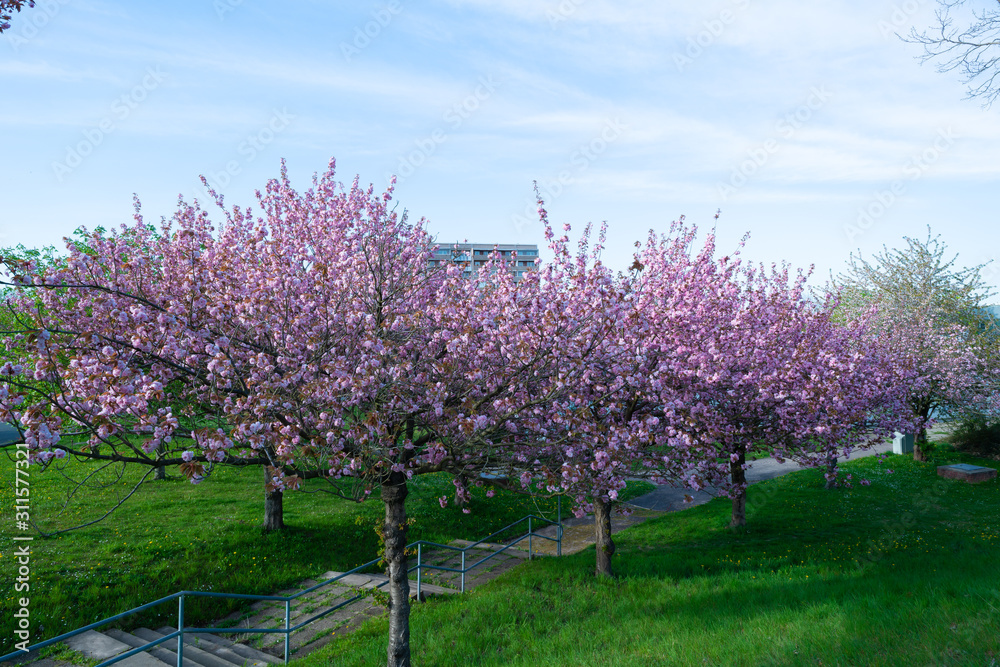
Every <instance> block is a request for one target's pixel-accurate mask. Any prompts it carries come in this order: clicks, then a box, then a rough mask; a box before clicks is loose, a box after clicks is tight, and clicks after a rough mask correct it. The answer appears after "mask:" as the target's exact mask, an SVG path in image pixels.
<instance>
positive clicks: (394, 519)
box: [382, 473, 410, 667]
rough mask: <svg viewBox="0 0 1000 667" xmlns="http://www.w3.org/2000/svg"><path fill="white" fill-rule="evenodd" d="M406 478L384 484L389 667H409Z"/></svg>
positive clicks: (394, 475) (396, 475)
mask: <svg viewBox="0 0 1000 667" xmlns="http://www.w3.org/2000/svg"><path fill="white" fill-rule="evenodd" d="M407 492H408V491H407V488H406V478H405V477H404V476H403V475H402V473H393V475H392V478H391V479H390V481H389V482H387V483H384V484H382V501H383V502H384V503H385V523H384V524H383V527H382V529H383V534H384V537H385V562H386V565H387V572H386V574H388V575H389V648H388V658H389V662H388V665H389V667H409V665H410V580H409V575H408V574H407V572H406V570H407V563H406V528H407V526H406V505H405V504H404V501H405V500H406V494H407Z"/></svg>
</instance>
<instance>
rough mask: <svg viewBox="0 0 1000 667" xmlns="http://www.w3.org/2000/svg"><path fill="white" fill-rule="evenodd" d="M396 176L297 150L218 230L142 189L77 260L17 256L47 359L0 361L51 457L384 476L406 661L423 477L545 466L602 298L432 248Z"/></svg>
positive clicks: (8, 387)
mask: <svg viewBox="0 0 1000 667" xmlns="http://www.w3.org/2000/svg"><path fill="white" fill-rule="evenodd" d="M391 195H392V190H391V188H390V189H389V190H388V191H387V192H386V193H384V194H382V195H375V194H374V192H373V190H372V188H368V189H367V190H364V189H362V188H361V187H360V186H359V185H358V182H357V180H355V182H354V183H353V184H352V185H351V186H350V187H349V188H344V187H343V186H340V185H338V184H337V183H336V181H335V180H334V170H333V164H332V163H331V166H330V169H329V170H328V171H327V173H325V174H324V175H322V177H319V176H317V177H316V178H315V179H314V183H313V187H312V188H311V189H310V190H308V191H306V192H304V193H299V192H296V191H295V190H294V189H293V188H292V187H291V185H290V183H289V181H288V178H287V175H286V174H285V172H284V169H283V171H282V175H281V178H279V179H277V180H273V181H271V182H269V183H268V185H267V187H266V189H265V191H264V192H263V193H260V194H259V195H258V203H259V209H260V214H259V215H258V216H257V217H254V214H253V211H252V210H251V209H240V208H238V207H234V208H233V209H231V210H227V209H225V208H223V211H224V216H225V220H224V222H223V223H221V224H220V225H219V227H218V228H217V229H216V228H215V227H214V226H213V225H212V223H211V221H210V219H209V216H208V213H207V212H206V211H204V210H202V209H201V208H200V206H199V205H198V203H197V202H194V203H193V204H188V203H186V202H184V201H180V202H179V205H178V210H177V212H176V214H175V215H174V216H173V218H172V219H171V220H169V221H165V222H164V223H163V224H162V225H161V227H160V228H159V229H158V230H157V229H154V228H151V227H150V226H148V225H147V224H146V223H145V222H144V220H143V218H142V215H141V213H140V209H139V207H138V203H137V210H136V216H135V220H134V224H132V225H127V226H124V227H123V228H122V229H120V230H116V231H114V232H111V233H109V234H106V235H94V236H92V237H90V238H89V239H88V243H86V244H84V245H83V246H77V245H74V244H72V243H71V244H69V246H68V248H67V251H68V258H67V261H66V262H65V265H63V266H60V267H57V268H55V269H48V270H45V269H42V268H41V267H39V266H38V265H37V263H33V262H32V261H30V260H28V261H14V260H11V261H9V262H8V264H7V266H8V270H9V271H10V273H11V278H10V280H9V281H8V282H9V285H10V286H11V288H12V289H13V290H14V291H15V295H14V296H13V297H12V302H13V303H15V304H16V306H17V308H16V309H17V310H19V312H24V313H28V316H26V317H25V318H24V319H22V321H21V325H22V326H21V330H20V331H19V332H17V333H16V335H15V336H14V337H13V339H12V344H16V345H20V346H23V347H24V349H26V350H27V352H28V353H29V356H30V360H29V362H28V363H24V364H11V363H8V364H6V365H5V366H4V367H3V368H2V369H0V373H3V376H4V382H3V384H2V385H0V419H3V420H4V421H8V422H12V423H18V424H20V425H21V426H22V427H23V428H24V432H25V439H26V441H27V442H28V444H29V446H30V448H31V451H32V455H33V458H34V460H35V461H36V462H40V463H43V464H44V463H47V462H49V461H51V460H52V459H53V458H56V457H62V456H65V455H66V454H70V455H75V456H79V457H83V458H89V459H97V460H105V461H116V462H131V463H141V464H145V465H151V464H153V463H154V462H159V463H161V464H165V465H176V466H178V467H179V468H180V469H181V470H182V471H183V472H184V473H185V474H187V475H188V476H189V477H190V478H191V480H192V481H193V482H196V483H197V482H200V481H201V480H202V479H204V478H205V477H206V476H208V475H210V474H211V472H212V469H213V467H214V466H216V465H223V464H225V465H265V466H267V467H268V470H269V474H270V477H271V480H270V485H269V486H270V488H272V489H275V490H281V491H284V490H287V489H294V488H296V487H297V486H298V485H299V484H300V483H301V481H302V480H303V479H308V478H321V479H323V480H326V481H327V482H328V483H329V484H330V485H331V489H333V490H334V491H335V492H336V493H339V494H341V495H344V496H348V497H352V498H356V499H364V498H366V497H368V496H369V495H371V494H372V493H373V492H374V491H376V490H377V491H378V495H379V496H380V498H381V500H382V502H383V503H384V505H385V520H384V525H383V534H384V538H385V553H384V559H385V562H386V563H387V569H388V573H389V577H390V584H389V598H390V638H389V646H388V661H389V664H391V665H403V664H409V651H410V650H409V630H408V618H409V599H408V597H409V595H408V593H409V584H408V578H407V557H406V552H405V548H404V547H405V543H406V526H407V521H406V512H405V498H406V495H407V482H408V480H409V479H411V478H412V476H414V475H419V474H424V473H430V472H439V471H445V472H449V473H451V474H453V475H454V476H455V478H456V482H457V486H456V489H457V491H456V493H457V495H458V496H459V498H460V499H461V497H462V495H463V493H464V491H465V489H464V482H463V480H467V479H475V478H476V477H477V476H478V474H479V473H480V472H482V471H490V472H492V473H494V474H495V475H497V476H499V474H498V473H502V474H503V475H506V476H507V477H508V478H513V479H517V480H518V481H519V482H520V483H521V484H522V485H523V486H525V487H527V486H529V485H530V484H531V483H532V482H533V481H534V479H535V478H536V477H537V475H538V474H539V473H538V471H537V470H536V469H535V468H533V467H532V466H533V465H534V464H533V461H534V460H535V459H534V457H533V456H532V453H533V452H534V450H535V448H536V445H537V443H542V444H543V446H544V447H546V448H558V447H560V446H562V445H564V444H567V443H568V442H569V438H570V437H571V434H572V430H571V429H567V428H565V427H564V426H563V424H565V423H567V422H568V421H569V420H570V419H571V417H570V416H568V415H570V414H571V412H572V408H573V406H572V405H570V404H569V403H567V402H566V401H565V400H564V399H563V396H564V394H565V393H566V387H567V386H570V385H572V384H573V383H575V382H577V381H579V376H578V373H580V372H581V371H580V369H579V367H576V368H573V367H565V366H561V365H560V363H559V362H560V359H561V358H562V357H560V356H559V355H556V354H554V350H556V349H557V348H558V347H559V346H564V345H566V344H567V343H568V342H571V341H574V340H579V339H580V336H579V335H578V334H579V332H580V331H581V330H582V329H583V328H585V327H586V326H587V322H588V320H589V318H590V317H591V316H592V313H590V312H589V311H586V310H584V309H581V308H579V307H578V304H577V303H576V302H573V301H571V300H566V299H564V298H562V297H561V295H562V288H563V285H564V284H565V281H566V280H567V276H568V271H569V267H567V266H566V265H565V263H560V262H556V263H553V265H552V266H549V267H547V268H545V269H544V270H542V271H540V272H538V274H537V275H535V274H534V272H532V273H529V274H528V275H527V276H525V278H524V279H522V280H521V281H520V282H519V283H518V284H515V283H514V282H513V280H512V278H511V276H510V273H509V272H508V271H506V270H497V268H498V267H496V266H495V265H493V266H487V267H483V269H482V270H481V271H480V273H479V274H478V276H477V279H475V280H468V279H465V278H463V277H462V271H461V268H460V267H457V266H449V267H441V268H439V269H435V268H431V267H430V262H429V260H430V258H431V257H432V254H433V251H434V244H433V242H432V239H431V238H430V237H429V236H428V234H427V232H426V230H425V228H424V221H419V222H417V223H415V224H412V223H410V222H409V221H408V220H407V218H406V216H405V214H404V215H402V216H399V215H397V214H396V213H395V212H393V211H391V210H390V209H389V204H390V202H391V198H392V197H391ZM217 203H218V204H219V206H220V207H222V200H221V197H218V198H217ZM548 233H549V234H550V236H551V230H548ZM158 449H161V450H162V453H160V454H156V452H157V450H158Z"/></svg>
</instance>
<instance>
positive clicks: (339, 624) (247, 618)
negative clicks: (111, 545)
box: [37, 540, 528, 667]
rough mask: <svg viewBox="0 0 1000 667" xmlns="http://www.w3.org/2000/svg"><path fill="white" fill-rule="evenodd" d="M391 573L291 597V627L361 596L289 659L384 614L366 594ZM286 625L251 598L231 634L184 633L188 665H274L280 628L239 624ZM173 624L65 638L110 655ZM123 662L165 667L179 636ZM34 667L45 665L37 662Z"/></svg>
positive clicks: (484, 572)
mask: <svg viewBox="0 0 1000 667" xmlns="http://www.w3.org/2000/svg"><path fill="white" fill-rule="evenodd" d="M470 544H472V543H471V542H468V541H465V540H456V541H455V542H453V543H452V546H455V547H459V548H464V547H468V546H469V545H470ZM500 548H502V547H501V545H495V544H481V545H478V546H477V547H475V548H474V549H470V550H469V551H468V552H467V553H466V560H465V565H466V567H469V566H471V565H473V564H475V563H476V562H478V561H480V560H481V559H483V558H485V557H487V556H489V555H490V554H493V553H496V552H497V551H499V549H500ZM527 556H528V554H527V552H526V551H523V550H519V549H508V550H507V551H505V552H503V553H501V554H498V555H496V556H494V557H493V558H491V559H490V560H489V561H486V562H485V563H482V564H481V565H479V566H478V567H477V568H476V569H475V570H473V571H472V572H469V573H467V574H466V579H465V590H471V589H473V588H475V587H477V586H479V585H481V584H484V583H486V582H487V581H489V580H491V579H494V578H495V577H497V576H498V575H500V574H502V573H503V572H506V571H507V570H509V569H511V568H512V567H514V566H515V565H517V564H520V563H522V562H524V561H525V560H526V559H527ZM422 559H423V563H424V564H426V565H438V566H441V567H449V568H455V569H458V568H461V566H462V556H461V554H460V553H457V552H455V551H452V550H450V549H441V548H437V549H431V548H425V549H423V550H422ZM410 564H411V566H412V565H415V564H416V558H415V557H411V560H410ZM339 576H341V573H340V572H326V573H325V574H323V575H322V576H321V577H320V578H319V581H326V580H330V579H333V578H335V577H339ZM317 583H319V582H318V581H316V580H312V579H307V580H305V581H303V582H300V583H299V585H298V586H297V587H295V588H293V589H288V590H283V591H278V592H277V593H276V595H281V596H288V595H293V594H295V593H298V592H300V591H303V590H306V589H308V588H311V587H313V586H315V585H316V584H317ZM387 584H388V577H386V575H384V574H349V575H346V576H343V577H342V578H341V579H339V580H338V581H337V582H335V583H332V584H328V585H327V586H324V587H323V588H321V589H319V590H316V591H313V592H311V593H308V594H306V595H303V596H302V597H300V598H298V599H297V600H295V601H293V602H292V606H291V614H290V622H291V625H292V626H295V625H297V624H298V623H301V622H302V621H305V620H306V619H309V618H312V617H313V616H315V615H316V614H319V613H322V612H323V611H325V610H327V609H330V608H331V607H334V606H336V605H338V604H340V603H343V602H348V601H349V600H351V599H352V598H354V597H359V596H360V597H359V599H357V600H353V601H350V602H348V604H346V605H344V606H343V607H342V608H340V609H338V610H337V611H335V612H333V613H331V614H328V615H327V616H324V617H323V618H321V619H319V620H316V621H313V622H312V623H310V624H309V625H307V626H305V627H303V628H301V629H299V630H296V631H295V632H293V633H292V634H291V635H290V638H289V651H290V657H291V658H301V657H302V656H304V655H307V654H308V653H310V652H312V651H314V650H316V649H317V648H320V647H322V646H325V645H326V644H328V643H329V642H331V641H332V640H334V639H335V638H336V637H337V636H338V635H340V636H342V635H344V634H346V633H347V632H350V631H351V630H354V629H355V628H357V627H358V626H360V625H361V624H362V623H363V622H364V621H365V620H367V619H368V618H371V617H373V616H377V615H380V614H383V613H385V608H384V607H382V606H381V605H379V604H377V603H376V602H375V599H374V598H373V597H372V596H370V595H368V593H369V592H370V591H371V589H374V588H381V590H383V591H387V588H388V586H387ZM460 588H461V575H460V574H459V573H455V572H446V571H441V570H431V569H425V570H424V571H423V574H422V576H421V596H422V598H423V599H425V600H426V599H427V598H430V597H434V596H440V595H454V594H456V593H459V591H460ZM416 594H417V581H416V573H415V572H413V573H411V574H410V595H411V597H413V598H415V597H416ZM284 624H285V605H284V603H283V602H272V601H267V600H261V601H259V602H256V603H254V604H252V605H251V606H250V608H249V610H247V611H243V612H235V613H233V614H230V615H229V616H227V617H225V618H223V619H219V620H217V621H215V622H214V623H212V624H211V626H210V627H216V628H227V629H232V630H233V631H234V632H233V634H228V633H227V634H226V635H225V636H218V635H214V634H208V633H198V634H188V635H185V637H184V667H271V665H277V664H281V663H282V662H283V659H282V658H283V656H284V643H285V638H284V635H282V634H261V633H248V632H243V633H241V632H239V628H274V629H279V628H283V627H284ZM175 630H176V628H171V627H162V628H158V629H156V630H151V629H149V628H138V629H135V630H133V631H132V632H124V631H122V630H118V629H115V628H112V629H108V630H105V631H103V632H97V631H94V630H90V631H88V632H85V633H83V634H80V635H77V636H76V637H73V638H71V639H69V640H67V641H66V642H65V644H66V645H67V646H69V647H70V648H71V649H73V650H75V651H78V652H80V653H82V654H83V655H84V656H86V657H88V658H91V659H94V660H101V661H103V660H107V659H109V658H111V657H114V656H116V655H121V654H122V653H124V652H126V651H129V650H131V649H134V648H138V647H140V646H144V645H145V644H147V643H149V642H151V641H155V640H157V639H161V638H163V637H165V636H166V635H168V634H170V633H172V632H174V631H175ZM117 664H120V665H122V666H123V667H165V666H167V665H170V666H176V664H177V640H176V638H174V639H171V640H168V641H166V642H163V643H162V644H159V645H157V646H155V647H153V648H150V649H147V650H146V651H144V652H143V653H138V654H136V655H134V656H132V657H130V658H126V659H125V660H123V661H122V662H120V663H117ZM37 667H44V666H42V665H38V666H37Z"/></svg>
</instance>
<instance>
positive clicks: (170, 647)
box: [122, 628, 243, 667]
mask: <svg viewBox="0 0 1000 667" xmlns="http://www.w3.org/2000/svg"><path fill="white" fill-rule="evenodd" d="M170 632H174V630H171V631H170ZM132 634H133V635H135V636H136V637H138V638H139V639H142V640H143V641H147V642H151V641H154V640H156V639H160V638H162V637H165V636H166V635H167V634H169V633H159V632H156V631H155V630H150V629H149V628H136V629H135V630H133V631H132ZM122 641H125V640H124V639H123V640H122ZM160 646H161V647H163V650H164V651H167V652H168V653H169V654H170V657H171V659H172V660H173V663H172V664H175V665H176V664H177V639H176V638H175V639H171V640H170V641H167V642H164V643H162V644H160ZM157 657H158V658H159V656H157ZM160 659H161V660H163V658H160ZM189 660H190V661H191V664H192V666H194V667H233V665H234V664H237V665H242V664H243V663H242V662H239V663H232V662H229V661H228V660H224V659H223V658H218V657H216V656H214V655H212V654H211V653H206V652H205V651H202V650H201V649H199V648H196V647H194V646H188V645H187V644H186V643H185V645H184V665H185V667H186V665H187V663H188V661H189Z"/></svg>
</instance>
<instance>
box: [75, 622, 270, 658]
mask: <svg viewBox="0 0 1000 667" xmlns="http://www.w3.org/2000/svg"><path fill="white" fill-rule="evenodd" d="M175 629H176V628H160V630H159V631H154V630H150V629H148V628H138V629H136V630H133V631H132V632H131V633H128V632H123V631H122V630H118V629H115V628H111V629H109V630H105V631H103V632H98V631H96V630H88V631H87V632H84V633H83V634H80V635H77V636H76V637H71V638H70V639H67V640H66V641H65V644H66V645H67V646H69V647H70V648H71V649H73V650H74V651H78V652H79V653H82V654H83V655H84V656H86V657H88V658H91V659H93V660H102V661H103V660H107V659H109V658H113V657H114V656H116V655H121V654H122V653H125V652H126V651H129V650H131V649H133V648H138V647H140V646H144V645H145V644H148V643H149V642H151V641H154V640H156V639H160V638H162V637H165V636H166V635H167V634H169V633H171V632H173V631H174V630H175ZM184 639H185V641H184V667H270V665H275V664H280V663H281V662H282V661H281V660H280V659H278V658H275V657H274V656H272V655H267V654H266V653H262V652H260V651H258V650H256V649H253V648H250V647H249V646H240V647H239V648H235V647H234V645H233V642H232V641H230V640H228V639H225V638H223V637H217V636H215V635H210V634H200V633H199V634H197V635H188V636H185V638H184ZM116 664H118V665H124V666H125V667H166V666H168V665H169V666H170V667H176V665H177V640H176V639H171V640H168V641H166V642H164V643H162V644H160V645H158V646H154V647H153V648H150V649H148V650H146V651H145V652H143V653H137V654H136V655H133V656H132V657H130V658H126V659H125V660H122V661H121V662H119V663H116Z"/></svg>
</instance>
